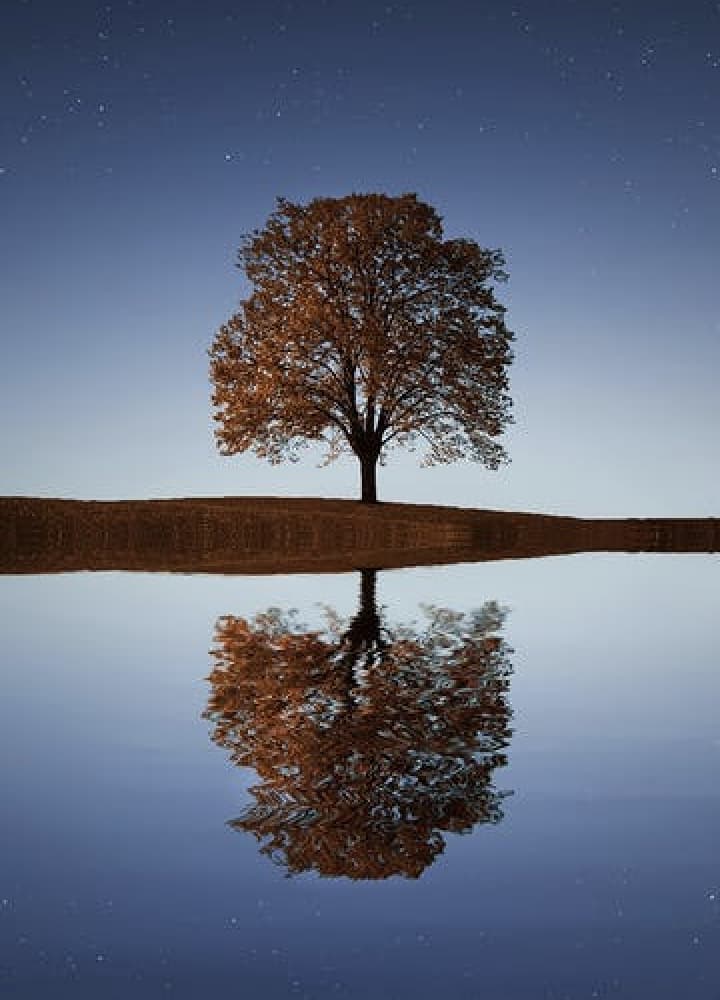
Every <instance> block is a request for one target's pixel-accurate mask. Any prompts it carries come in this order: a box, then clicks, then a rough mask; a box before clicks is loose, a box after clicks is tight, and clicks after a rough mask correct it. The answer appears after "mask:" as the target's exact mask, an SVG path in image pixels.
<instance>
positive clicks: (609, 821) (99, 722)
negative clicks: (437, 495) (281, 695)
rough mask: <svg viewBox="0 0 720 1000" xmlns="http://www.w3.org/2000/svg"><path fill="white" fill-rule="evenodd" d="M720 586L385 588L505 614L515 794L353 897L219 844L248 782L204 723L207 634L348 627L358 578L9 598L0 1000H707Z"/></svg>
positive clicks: (715, 903)
mask: <svg viewBox="0 0 720 1000" xmlns="http://www.w3.org/2000/svg"><path fill="white" fill-rule="evenodd" d="M717 593H718V588H717V559H716V557H712V556H703V555H697V556H673V555H665V556H652V555H647V556H642V555H633V556H630V555H626V556H623V555H605V556H604V555H591V556H569V557H557V558H552V559H544V560H537V561H530V560H528V561H523V562H518V563H493V564H482V565H477V566H459V567H438V568H434V569H419V570H407V571H394V572H387V573H383V574H381V575H380V576H379V579H378V594H377V598H378V605H379V606H382V607H384V608H385V609H386V611H385V614H386V620H387V622H388V624H389V625H390V626H392V625H393V623H395V624H397V623H407V622H411V621H413V620H414V621H419V620H421V618H422V616H421V613H420V611H419V604H420V603H429V604H436V605H439V606H442V607H447V608H451V609H453V610H454V611H456V612H458V613H468V612H471V611H472V610H473V609H478V608H482V607H483V605H484V604H485V603H486V602H487V601H495V602H497V605H498V606H501V607H504V608H508V609H509V612H508V616H507V618H506V620H505V622H504V625H503V628H502V636H503V639H504V641H506V642H507V643H508V645H509V646H511V647H512V648H513V649H514V653H513V656H512V664H513V669H514V673H513V676H512V680H511V686H510V688H509V691H508V693H507V701H508V706H509V707H510V708H511V710H512V713H513V717H512V729H513V735H512V742H511V744H510V746H509V748H508V749H507V758H508V762H507V766H504V767H502V768H500V769H498V770H497V771H496V774H495V779H496V782H497V784H498V786H499V788H500V789H513V791H514V794H513V795H512V796H511V797H509V798H506V799H504V801H503V813H504V818H503V820H502V822H501V823H499V824H492V823H490V824H488V823H485V824H480V825H479V826H477V827H476V828H475V830H474V832H472V833H470V834H467V835H465V836H457V835H455V834H453V833H447V834H443V836H444V839H445V849H444V851H443V852H442V854H440V855H439V856H437V857H436V859H435V861H434V863H433V864H431V865H429V866H428V867H427V868H426V869H425V871H424V872H423V874H422V876H421V877H420V878H418V879H404V878H387V879H381V880H366V881H351V880H348V879H332V878H331V879H326V878H319V877H318V876H317V874H316V873H313V871H306V872H305V873H304V874H300V875H298V877H296V878H292V879H287V878H286V877H284V870H283V868H282V867H280V866H276V865H272V864H269V863H268V862H267V859H265V858H263V857H262V856H261V855H260V854H259V853H258V845H257V842H256V840H255V838H254V837H253V836H250V835H247V834H238V833H237V832H236V831H235V830H233V829H232V828H231V827H229V826H228V824H227V820H228V819H229V818H232V817H236V816H238V815H239V814H240V813H241V810H242V809H243V808H247V807H248V806H252V802H253V796H252V794H251V793H250V791H249V788H250V786H251V785H254V784H256V783H257V781H258V778H257V775H256V774H255V773H254V772H253V771H252V770H251V769H244V768H238V767H236V766H234V765H233V764H232V762H230V761H229V760H228V753H227V750H226V749H225V748H223V747H220V746H216V745H214V744H213V743H212V739H211V737H212V732H213V725H212V723H211V722H210V721H209V720H206V719H203V718H202V713H203V711H204V710H205V708H206V705H207V700H208V694H209V690H210V689H209V686H208V682H207V681H206V680H205V678H206V676H207V674H208V671H209V669H210V668H211V666H212V664H211V658H210V655H209V650H210V649H211V647H213V645H216V643H215V642H214V639H213V636H214V635H215V627H216V623H217V620H218V618H220V617H221V616H224V615H228V614H230V615H233V616H236V617H242V618H244V619H247V620H250V619H252V617H253V616H254V615H256V614H257V613H258V612H261V611H263V610H264V609H267V608H268V607H270V606H276V607H279V608H282V609H284V610H285V611H287V610H288V609H290V608H293V607H295V608H297V609H298V620H299V621H304V622H306V623H307V624H308V626H309V628H310V629H313V628H321V627H322V625H323V621H324V618H323V610H322V607H321V605H327V604H330V605H332V606H333V607H334V608H335V609H336V610H337V612H338V615H340V616H341V617H342V618H343V619H344V620H345V621H349V620H352V618H353V616H354V615H355V613H356V611H357V594H358V581H357V578H356V576H355V575H353V574H348V575H342V576H325V577H321V578H313V577H307V576H305V577H304V576H298V577H294V578H290V577H279V578H265V579H263V578H207V577H181V576H165V575H158V576H142V575H133V574H127V575H122V574H94V575H91V574H77V575H72V576H60V577H43V578H35V577H27V578H15V579H12V578H5V579H2V580H0V614H1V615H2V621H3V634H4V638H3V654H2V664H3V666H2V670H3V699H2V702H1V703H0V759H1V760H2V762H3V763H2V767H1V768H0V775H1V777H2V792H1V793H2V801H3V813H4V822H3V824H2V826H1V827H0V977H1V978H0V985H1V986H2V992H3V995H7V996H9V997H23V998H27V997H35V996H42V997H45V996H53V997H66V996H67V997H70V996H72V997H97V996H103V997H106V996H107V997H111V998H115V997H118V998H120V997H127V996H128V995H130V994H131V993H132V995H133V996H139V997H156V996H158V995H162V994H163V992H165V991H167V992H169V993H170V995H174V996H182V997H188V998H190V997H194V996H197V995H200V994H201V992H202V990H203V989H207V987H208V984H211V985H212V988H213V989H214V990H215V989H223V990H228V991H235V992H238V991H241V992H244V993H245V994H246V995H249V996H263V997H278V998H280V997H291V996H303V995H304V996H309V997H313V998H315V997H325V996H328V997H329V996H337V995H340V996H347V997H353V998H355V997H357V998H360V997H362V998H369V997H371V996H372V997H401V996H405V995H409V994H410V993H412V994H414V995H417V996H421V997H425V996H427V997H430V996H437V995H439V994H440V993H444V994H446V995H451V996H453V997H460V998H466V997H467V998H469V997H475V996H478V995H488V996H502V997H503V998H505V997H507V998H511V1000H515V998H518V1000H520V998H522V1000H525V998H527V1000H530V998H533V1000H534V998H537V997H538V996H540V997H545V996H547V997H552V996H564V995H567V996H570V997H573V998H574V997H584V996H590V995H592V991H593V990H595V991H596V992H597V993H598V995H599V996H619V997H628V998H632V1000H636V998H644V997H648V998H651V997H652V998H653V1000H655V998H657V997H661V998H662V997H667V998H670V997H677V996H683V997H688V998H692V1000H696V998H697V1000H706V998H712V997H714V996H715V995H716V994H717V992H718V990H720V982H718V979H717V961H716V956H717V953H718V946H719V945H720V856H719V855H718V850H717V843H718V842H720V836H719V835H720V801H719V798H718V788H719V787H720V782H719V781H718V778H720V729H719V728H718V722H717V704H718V693H719V692H718V686H719V682H718V678H717V658H718V640H717V624H716V623H717V618H718V614H717V612H718V601H717ZM713 991H714V992H713Z"/></svg>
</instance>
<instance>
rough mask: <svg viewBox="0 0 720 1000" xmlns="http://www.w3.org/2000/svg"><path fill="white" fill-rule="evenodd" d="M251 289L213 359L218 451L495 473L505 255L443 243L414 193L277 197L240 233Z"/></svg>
mask: <svg viewBox="0 0 720 1000" xmlns="http://www.w3.org/2000/svg"><path fill="white" fill-rule="evenodd" d="M239 260H240V265H241V266H242V267H243V268H244V269H245V271H246V274H247V276H248V278H249V280H250V281H251V283H252V286H253V291H252V294H251V295H250V296H249V297H248V298H247V299H246V300H245V301H244V302H242V303H241V307H240V310H239V311H238V312H237V313H236V314H235V315H234V316H233V317H231V319H230V320H229V321H228V323H227V324H225V325H224V326H223V327H221V329H220V330H219V332H218V334H217V335H216V337H215V340H214V342H213V345H212V348H211V350H210V359H211V363H210V376H211V380H212V383H213V387H214V393H213V405H214V407H215V411H216V412H215V420H216V421H217V423H218V429H217V431H216V434H217V438H218V444H219V446H220V448H221V450H222V451H223V453H225V454H234V453H237V452H243V451H247V450H253V451H254V452H255V453H256V454H258V455H260V456H262V457H267V458H269V459H270V460H272V461H279V460H280V459H282V458H285V457H293V456H294V455H295V454H296V452H297V449H298V447H300V446H301V445H302V444H303V443H307V442H308V441H321V440H322V441H324V442H325V443H326V444H327V445H328V448H329V450H330V453H331V455H334V454H335V453H336V452H337V450H338V445H339V444H341V445H342V446H343V447H345V448H348V449H350V450H351V451H354V452H355V453H356V454H357V455H358V456H361V455H363V454H365V455H367V454H372V455H375V457H376V458H377V457H379V456H380V455H381V454H382V453H383V452H384V451H385V450H386V449H388V448H389V447H392V446H393V445H399V444H400V445H407V444H425V445H426V446H427V454H428V457H429V458H430V460H431V461H440V462H445V461H452V460H454V459H456V458H459V457H462V456H466V457H470V458H474V459H476V460H478V461H481V462H484V463H485V464H488V465H495V464H497V462H498V461H499V460H500V459H501V458H502V457H503V452H502V449H501V448H500V446H499V445H498V444H497V442H495V441H491V440H490V439H494V438H496V437H497V436H499V434H500V433H501V432H502V431H503V429H504V427H505V426H506V424H507V422H508V421H509V419H510V399H509V396H508V395H507V368H508V366H509V364H510V362H511V360H512V354H511V350H510V343H511V341H512V334H511V333H510V331H509V330H508V329H507V327H506V326H505V322H504V309H503V307H502V306H501V305H500V304H499V303H498V302H497V300H496V299H495V293H494V284H495V283H497V282H499V281H502V280H504V279H505V273H504V271H503V264H504V261H503V257H502V254H501V253H500V251H498V250H487V249H483V248H481V247H480V246H478V245H477V244H476V243H475V242H474V241H472V240H469V239H454V240H443V237H442V226H441V222H440V219H439V217H438V215H437V213H436V212H435V210H434V209H433V208H432V207H431V206H429V205H427V204H424V203H423V202H421V201H419V200H418V198H417V197H416V196H415V195H413V194H406V195H401V196H399V197H394V198H393V197H389V196H387V195H382V194H368V195H360V194H353V195H349V196H347V197H345V198H318V199H315V200H314V201H311V202H309V203H308V204H307V205H299V204H294V203H292V202H289V201H286V200H284V199H280V200H279V201H278V204H277V208H276V210H275V212H274V213H273V214H272V215H271V216H270V218H269V219H268V222H267V224H266V225H265V227H264V228H263V229H261V230H258V231H256V232H255V233H253V234H251V235H250V236H248V237H246V239H245V241H244V242H243V245H242V247H241V249H240V255H239Z"/></svg>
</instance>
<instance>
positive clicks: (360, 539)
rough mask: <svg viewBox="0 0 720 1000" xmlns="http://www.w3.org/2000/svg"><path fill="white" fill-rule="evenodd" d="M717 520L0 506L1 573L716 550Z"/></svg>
mask: <svg viewBox="0 0 720 1000" xmlns="http://www.w3.org/2000/svg"><path fill="white" fill-rule="evenodd" d="M719 543H720V519H717V518H647V519H637V518H633V519H605V520H589V519H582V518H572V517H555V516H551V515H543V514H524V513H506V512H502V511H488V510H476V509H470V508H459V507H440V506H425V505H414V504H396V503H381V504H375V505H368V504H362V503H359V502H358V501H354V500H318V499H277V498H208V499H202V498H192V499H178V500H123V501H83V500H59V499H58V500H55V499H43V498H35V497H7V498H0V573H6V574H7V573H55V572H71V571H77V570H135V571H160V572H181V573H194V572H200V573H245V574H255V573H258V574H259V573H292V572H342V571H350V570H355V569H363V568H376V569H385V568H392V567H400V566H413V565H431V564H434V563H452V562H475V561H483V560H490V559H518V558H532V557H538V556H547V555H559V554H563V553H571V552H586V551H607V552H716V551H718V549H719V548H720V544H719Z"/></svg>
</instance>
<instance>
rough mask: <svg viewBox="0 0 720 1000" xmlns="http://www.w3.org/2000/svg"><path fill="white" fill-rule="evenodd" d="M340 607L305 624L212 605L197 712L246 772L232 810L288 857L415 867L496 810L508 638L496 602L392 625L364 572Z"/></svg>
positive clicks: (331, 872) (380, 868)
mask: <svg viewBox="0 0 720 1000" xmlns="http://www.w3.org/2000/svg"><path fill="white" fill-rule="evenodd" d="M360 597H361V599H360V607H359V609H358V613H357V614H356V615H355V617H354V618H353V619H352V620H350V621H349V622H348V621H346V620H342V619H340V618H339V617H338V616H336V615H335V614H334V613H333V612H328V616H327V623H326V625H325V627H324V628H322V629H319V630H316V631H312V630H307V629H305V628H304V627H303V626H302V625H301V624H300V623H299V622H298V621H297V620H296V619H295V617H294V616H293V614H292V613H290V614H283V613H282V612H280V611H279V610H277V609H270V610H269V611H267V612H265V613H264V614H260V615H257V616H256V617H255V618H253V619H252V620H251V621H247V620H245V619H242V618H235V617H232V616H227V617H224V618H221V619H220V620H219V621H218V624H217V628H216V634H215V640H216V643H215V647H214V649H213V651H212V655H213V658H214V660H215V666H214V669H213V671H212V673H211V674H210V677H209V680H210V683H211V685H212V690H211V692H210V698H209V703H208V708H207V710H206V713H205V716H206V718H208V719H210V720H211V721H212V722H213V724H214V729H213V734H212V735H213V739H214V740H215V742H216V743H218V744H219V745H220V746H223V747H225V748H226V749H228V750H229V751H230V755H231V759H232V761H233V762H234V763H236V764H238V765H243V766H248V767H252V768H254V769H255V771H256V772H257V774H258V777H259V779H260V781H259V783H258V784H256V785H255V786H254V787H253V788H252V789H251V793H252V795H253V798H254V802H253V804H252V805H251V806H249V807H248V808H247V809H246V810H245V812H244V813H243V814H242V816H241V817H240V818H238V819H236V820H234V821H232V824H231V825H232V826H233V827H235V828H236V829H238V830H243V831H247V832H250V833H253V834H254V835H255V836H256V837H257V839H258V841H259V842H260V843H261V845H262V846H261V850H262V851H263V852H264V853H266V854H268V855H270V856H271V857H273V858H274V859H275V860H276V861H277V862H278V863H279V864H281V865H282V866H284V867H285V868H287V870H288V871H290V872H292V873H297V872H302V871H310V870H314V871H316V872H318V873H319V874H321V875H326V876H338V875H344V876H348V877H350V878H356V879H360V878H386V877H388V876H390V875H405V876H408V877H417V876H419V875H420V874H421V873H422V872H423V870H424V869H425V868H426V867H427V866H428V865H429V864H431V863H432V861H433V860H434V859H435V857H437V855H438V854H440V853H441V852H442V850H443V848H444V839H443V836H442V834H443V833H446V832H451V833H465V832H468V831H470V830H471V829H472V828H473V827H474V826H476V825H477V824H479V823H497V822H499V820H500V819H501V818H502V800H503V798H504V797H505V795H506V794H508V793H506V792H501V791H498V790H497V789H496V788H495V786H494V785H493V772H494V770H495V768H497V767H499V766H502V765H504V764H505V763H506V757H505V754H504V752H503V749H504V748H505V747H506V746H507V744H508V741H509V738H510V729H509V721H510V709H509V707H508V704H507V690H508V686H509V678H510V675H511V673H512V668H511V664H510V659H509V654H510V652H511V650H510V649H509V647H508V645H507V644H506V642H505V640H504V639H503V638H502V636H501V634H500V632H501V628H502V624H503V620H504V617H505V612H504V611H503V610H502V609H501V608H499V607H498V605H497V604H495V603H494V602H488V603H486V604H485V605H483V607H482V608H480V609H479V610H477V611H474V612H470V613H467V614H462V613H456V612H453V611H449V610H446V609H441V608H436V607H427V608H425V609H424V614H425V619H426V620H425V622H424V623H423V624H422V625H421V624H418V623H413V624H411V625H406V626H392V625H390V624H389V623H388V622H387V621H386V620H385V616H384V615H383V613H382V612H381V611H380V610H378V607H377V604H376V600H375V572H374V571H373V570H367V571H364V572H363V574H362V584H361V595H360Z"/></svg>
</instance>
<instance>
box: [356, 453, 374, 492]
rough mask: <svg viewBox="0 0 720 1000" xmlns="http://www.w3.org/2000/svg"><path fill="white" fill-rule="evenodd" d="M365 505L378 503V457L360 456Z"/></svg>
mask: <svg viewBox="0 0 720 1000" xmlns="http://www.w3.org/2000/svg"><path fill="white" fill-rule="evenodd" d="M358 458H359V460H360V481H361V487H362V493H361V500H362V502H363V503H377V461H378V459H377V455H372V454H370V455H358Z"/></svg>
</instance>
